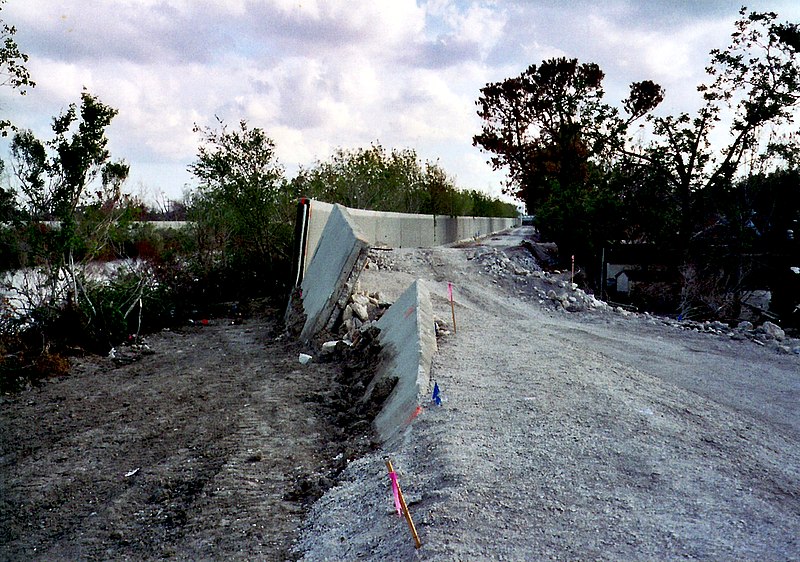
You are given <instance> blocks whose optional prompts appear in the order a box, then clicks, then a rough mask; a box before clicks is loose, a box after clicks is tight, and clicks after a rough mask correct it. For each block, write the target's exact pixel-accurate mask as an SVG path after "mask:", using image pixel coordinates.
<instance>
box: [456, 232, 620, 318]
mask: <svg viewBox="0 0 800 562" xmlns="http://www.w3.org/2000/svg"><path fill="white" fill-rule="evenodd" d="M467 259H468V260H474V261H475V263H477V264H479V265H480V266H481V269H482V272H483V273H484V274H486V275H490V276H492V277H494V278H495V279H494V281H493V282H497V281H498V280H511V281H514V282H515V283H517V284H522V283H524V285H525V286H526V287H527V289H528V291H527V292H528V293H529V294H531V295H532V296H535V297H538V299H539V303H540V304H550V305H552V306H553V307H555V308H556V309H557V310H560V311H564V312H586V311H589V310H609V309H611V307H609V305H608V304H606V303H605V302H603V301H601V300H599V299H597V298H595V296H594V295H591V294H589V293H586V292H585V291H584V290H582V289H579V288H578V285H577V284H575V283H572V282H570V281H568V279H569V275H565V274H563V273H562V272H560V271H558V270H556V271H553V272H547V271H543V270H542V268H541V267H540V266H539V264H538V263H537V261H536V259H535V258H534V257H533V256H532V255H531V254H530V252H529V251H528V249H527V248H525V247H523V246H518V247H514V248H509V249H507V250H505V251H504V250H498V249H496V248H479V249H478V250H477V251H476V252H475V253H474V254H473V255H472V256H469V257H468V258H467ZM565 277H566V279H565ZM623 312H624V311H623Z"/></svg>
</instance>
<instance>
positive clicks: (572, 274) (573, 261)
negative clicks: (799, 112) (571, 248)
mask: <svg viewBox="0 0 800 562" xmlns="http://www.w3.org/2000/svg"><path fill="white" fill-rule="evenodd" d="M569 282H570V283H574V282H575V255H574V254H573V256H572V273H571V274H570V276H569Z"/></svg>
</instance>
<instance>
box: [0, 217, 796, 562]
mask: <svg viewBox="0 0 800 562" xmlns="http://www.w3.org/2000/svg"><path fill="white" fill-rule="evenodd" d="M522 235H524V233H522ZM515 236H517V240H514V239H512V238H504V237H497V238H496V239H494V240H490V241H488V242H489V244H488V245H486V246H482V245H478V246H472V247H465V248H439V249H434V250H394V251H384V252H379V254H380V256H381V257H380V258H377V257H376V260H377V261H380V264H381V266H380V268H378V269H376V268H375V267H371V268H370V269H368V270H367V271H365V273H364V274H363V276H362V286H363V288H365V289H367V290H369V291H374V290H380V291H381V292H382V293H383V294H384V296H385V297H387V298H389V299H393V298H396V297H397V296H398V295H399V294H400V293H401V292H402V291H403V290H404V289H405V287H406V286H407V285H408V283H409V282H410V281H411V280H412V279H415V278H422V279H424V280H426V281H425V282H426V283H427V284H428V286H429V288H430V290H431V293H432V295H433V304H434V309H435V312H436V315H437V316H438V318H439V319H440V320H442V321H444V322H445V323H450V322H451V321H450V314H451V313H450V308H449V304H448V302H447V300H446V295H447V288H446V283H447V281H452V282H453V283H454V284H455V298H456V303H457V304H456V314H457V319H458V332H457V333H456V334H452V333H451V334H443V335H442V337H441V338H440V340H439V347H440V350H439V353H438V355H437V356H436V358H435V360H434V366H433V372H432V377H433V378H434V379H435V380H436V381H438V383H439V385H440V386H441V389H442V391H443V394H444V397H445V402H444V404H443V405H442V406H441V407H433V406H428V407H426V408H425V410H424V411H423V412H422V413H421V414H420V415H419V416H418V418H417V419H416V421H415V422H414V423H413V425H411V426H409V428H407V429H406V432H405V433H404V434H403V436H402V438H401V439H399V440H398V441H397V442H394V443H389V444H387V445H386V446H385V447H384V448H383V449H382V450H380V451H377V452H374V453H372V454H366V455H363V456H361V457H360V458H358V460H353V461H352V462H349V464H348V460H349V459H354V458H356V456H357V454H358V453H359V451H360V449H359V447H358V446H357V443H361V444H362V445H364V443H363V436H362V437H357V436H356V437H351V438H350V439H349V440H347V439H346V438H347V436H348V435H349V434H347V433H345V432H344V431H343V429H342V428H341V427H339V426H338V425H337V424H336V423H333V420H339V421H340V422H342V420H341V419H340V418H341V416H337V415H336V413H335V412H334V411H331V409H330V408H329V405H328V404H327V403H328V402H329V401H330V400H329V399H330V398H331V397H332V396H334V395H335V394H336V393H333V394H332V393H331V388H332V387H333V388H337V385H338V383H337V382H335V381H336V380H337V377H340V375H341V368H340V367H339V366H338V365H334V364H325V363H313V364H312V365H310V366H309V367H302V366H301V365H299V363H298V362H297V353H298V351H299V348H298V347H297V346H296V345H294V344H291V343H287V342H286V341H285V340H276V337H277V336H278V334H279V326H278V324H277V323H276V322H275V321H274V320H271V319H270V318H272V317H270V316H258V315H257V316H254V317H253V318H250V319H247V320H245V321H244V323H243V324H232V323H231V321H230V319H224V318H220V319H212V320H211V322H210V323H209V325H208V326H202V325H198V324H195V325H193V326H187V327H184V328H182V329H180V330H174V331H165V332H162V333H160V334H157V335H154V336H152V337H151V338H150V339H149V343H150V346H151V348H152V351H153V354H152V355H143V356H139V357H138V359H139V360H138V361H136V362H134V363H131V364H124V365H121V366H118V365H116V364H115V363H114V362H113V361H112V360H111V359H101V360H95V359H91V358H87V359H85V360H82V361H80V362H79V363H78V368H77V369H76V370H75V372H74V373H73V374H72V376H70V377H67V378H64V379H59V380H52V381H47V383H46V384H45V385H43V386H42V387H40V388H33V389H29V390H27V391H24V392H22V393H19V394H15V395H12V396H4V397H2V399H0V400H1V401H2V402H1V403H0V559H3V560H12V559H34V560H36V559H38V560H76V559H91V560H100V559H122V560H125V559H127V560H141V559H157V558H164V557H170V558H175V559H180V560H197V559H218V560H222V559H226V560H227V559H241V560H285V559H292V558H296V557H304V558H305V559H307V560H353V559H365V560H417V559H423V560H459V559H461V560H485V559H488V560H534V559H541V558H579V559H586V558H598V559H609V560H619V559H671V558H705V559H715V560H716V559H757V558H762V559H797V558H798V557H800V544H798V539H797V537H799V536H800V494H798V490H800V412H798V410H797V408H796V404H797V403H798V399H799V398H800V357H798V356H797V355H791V354H789V355H780V354H778V353H777V352H776V351H775V349H773V348H770V347H767V346H765V347H759V346H758V345H756V344H755V343H753V342H751V341H748V340H745V341H736V340H734V339H731V338H730V337H728V336H726V335H708V334H699V333H694V332H690V331H682V330H678V329H676V328H674V327H670V326H667V325H665V324H664V323H663V322H662V321H661V320H659V319H657V318H650V317H645V316H636V315H628V316H624V315H622V314H619V313H616V312H613V311H610V310H605V309H602V308H598V309H592V310H590V311H586V312H575V313H568V312H566V309H565V308H564V307H563V306H560V305H556V304H554V303H555V302H557V301H552V300H550V299H549V297H545V296H544V292H545V291H544V290H543V288H544V289H546V288H548V287H552V288H553V289H554V290H557V291H559V292H560V291H562V290H563V287H561V285H560V284H561V283H562V282H563V278H562V279H560V280H559V278H558V277H551V278H548V279H549V280H548V281H547V284H546V286H545V285H542V286H539V285H537V283H538V284H541V283H544V282H545V281H544V279H543V278H542V277H536V276H534V275H531V274H530V271H528V272H527V273H526V272H524V271H522V269H521V268H518V267H517V266H515V265H513V264H511V265H509V263H510V262H508V260H507V259H501V258H502V256H501V255H500V254H497V253H492V252H494V251H496V250H500V249H507V248H508V246H513V245H514V244H515V243H516V242H518V239H519V237H520V236H521V234H520V232H517V233H515ZM507 251H508V253H509V254H512V253H513V252H512V251H511V250H507ZM503 255H505V254H503ZM487 256H488V257H487ZM492 260H494V261H492ZM562 302H564V303H567V302H570V301H567V300H565V301H562ZM125 357H126V355H125V353H120V359H122V360H124V359H125ZM123 362H124V361H123ZM351 421H352V420H351ZM342 423H345V424H347V423H349V422H348V420H346V419H345V420H343V422H342ZM340 425H341V424H340ZM351 425H352V426H353V427H355V426H359V427H363V425H364V422H363V421H358V422H356V423H353V424H351ZM354 443H355V444H354ZM384 455H390V456H391V458H392V460H393V462H394V466H395V468H396V470H397V471H398V473H399V475H400V481H401V484H402V485H403V488H404V490H405V492H406V497H407V500H408V501H409V504H410V507H411V510H412V514H413V515H414V517H415V521H416V523H417V528H418V530H419V532H420V535H421V537H422V541H423V547H422V549H420V550H419V551H415V549H414V547H413V543H412V541H411V538H410V536H409V535H408V530H407V528H406V527H405V524H404V523H403V522H402V521H401V520H399V519H398V518H397V516H396V515H395V514H394V513H393V504H392V499H391V496H390V494H389V486H388V482H389V481H388V478H387V476H386V469H385V466H384V459H383V457H384ZM345 466H346V469H345V470H344V472H342V473H341V474H340V475H338V476H337V474H338V472H339V470H340V469H342V468H344V467H345ZM331 484H335V486H334V487H333V488H331V489H330V490H328V492H327V493H325V495H324V496H322V497H321V498H320V499H319V500H318V501H316V503H314V504H313V506H311V507H310V510H311V511H310V513H307V511H308V508H309V504H308V502H309V501H310V500H311V499H313V498H315V497H317V496H318V495H319V494H320V493H322V491H323V490H324V489H326V488H327V487H328V486H330V485H331Z"/></svg>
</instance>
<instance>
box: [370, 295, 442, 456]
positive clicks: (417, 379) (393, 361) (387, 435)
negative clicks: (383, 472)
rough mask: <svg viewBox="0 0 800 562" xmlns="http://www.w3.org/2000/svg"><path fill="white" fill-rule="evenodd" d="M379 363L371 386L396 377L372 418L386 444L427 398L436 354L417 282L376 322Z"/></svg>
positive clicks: (426, 303) (427, 302)
mask: <svg viewBox="0 0 800 562" xmlns="http://www.w3.org/2000/svg"><path fill="white" fill-rule="evenodd" d="M378 328H380V330H381V332H380V336H379V338H378V341H379V342H380V344H381V346H382V350H381V353H382V355H383V363H382V365H381V368H380V370H379V372H378V373H377V374H376V375H375V377H374V378H373V382H372V383H371V384H370V388H368V389H367V393H369V392H371V387H373V386H374V384H375V383H376V382H377V381H379V380H381V379H383V378H386V377H397V384H396V385H395V387H394V390H393V391H392V392H391V394H390V395H389V397H388V398H387V399H386V401H385V403H384V405H383V407H382V408H381V411H380V413H379V414H378V415H377V416H376V418H375V422H374V425H375V430H376V432H377V434H378V436H379V438H380V439H381V440H382V441H383V442H384V443H386V442H389V441H392V440H394V439H395V438H397V437H398V436H400V435H402V434H403V433H404V432H405V430H406V428H407V427H408V426H409V425H410V421H411V419H412V418H413V414H414V412H415V411H416V409H417V407H418V406H419V405H420V403H421V399H422V396H424V395H425V394H427V391H428V386H429V385H430V372H431V362H432V360H433V355H434V353H436V350H437V347H436V332H435V328H434V319H433V306H432V304H431V298H430V292H429V291H428V288H427V287H426V286H425V283H424V281H422V280H420V279H418V280H416V281H414V283H412V284H411V286H409V288H408V289H406V291H405V292H404V293H403V294H402V295H401V296H400V298H399V299H397V301H396V302H395V303H394V304H393V305H392V306H390V307H389V309H388V310H387V311H386V313H385V314H384V315H383V316H382V317H381V319H380V320H379V321H378Z"/></svg>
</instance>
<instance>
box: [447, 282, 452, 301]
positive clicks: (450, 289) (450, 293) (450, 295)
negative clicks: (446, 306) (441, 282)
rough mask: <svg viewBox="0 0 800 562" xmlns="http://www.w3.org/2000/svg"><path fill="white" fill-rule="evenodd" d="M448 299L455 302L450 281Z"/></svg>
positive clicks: (448, 283)
mask: <svg viewBox="0 0 800 562" xmlns="http://www.w3.org/2000/svg"><path fill="white" fill-rule="evenodd" d="M447 298H449V299H450V300H451V301H452V300H453V284H452V283H451V282H450V281H448V282H447Z"/></svg>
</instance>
